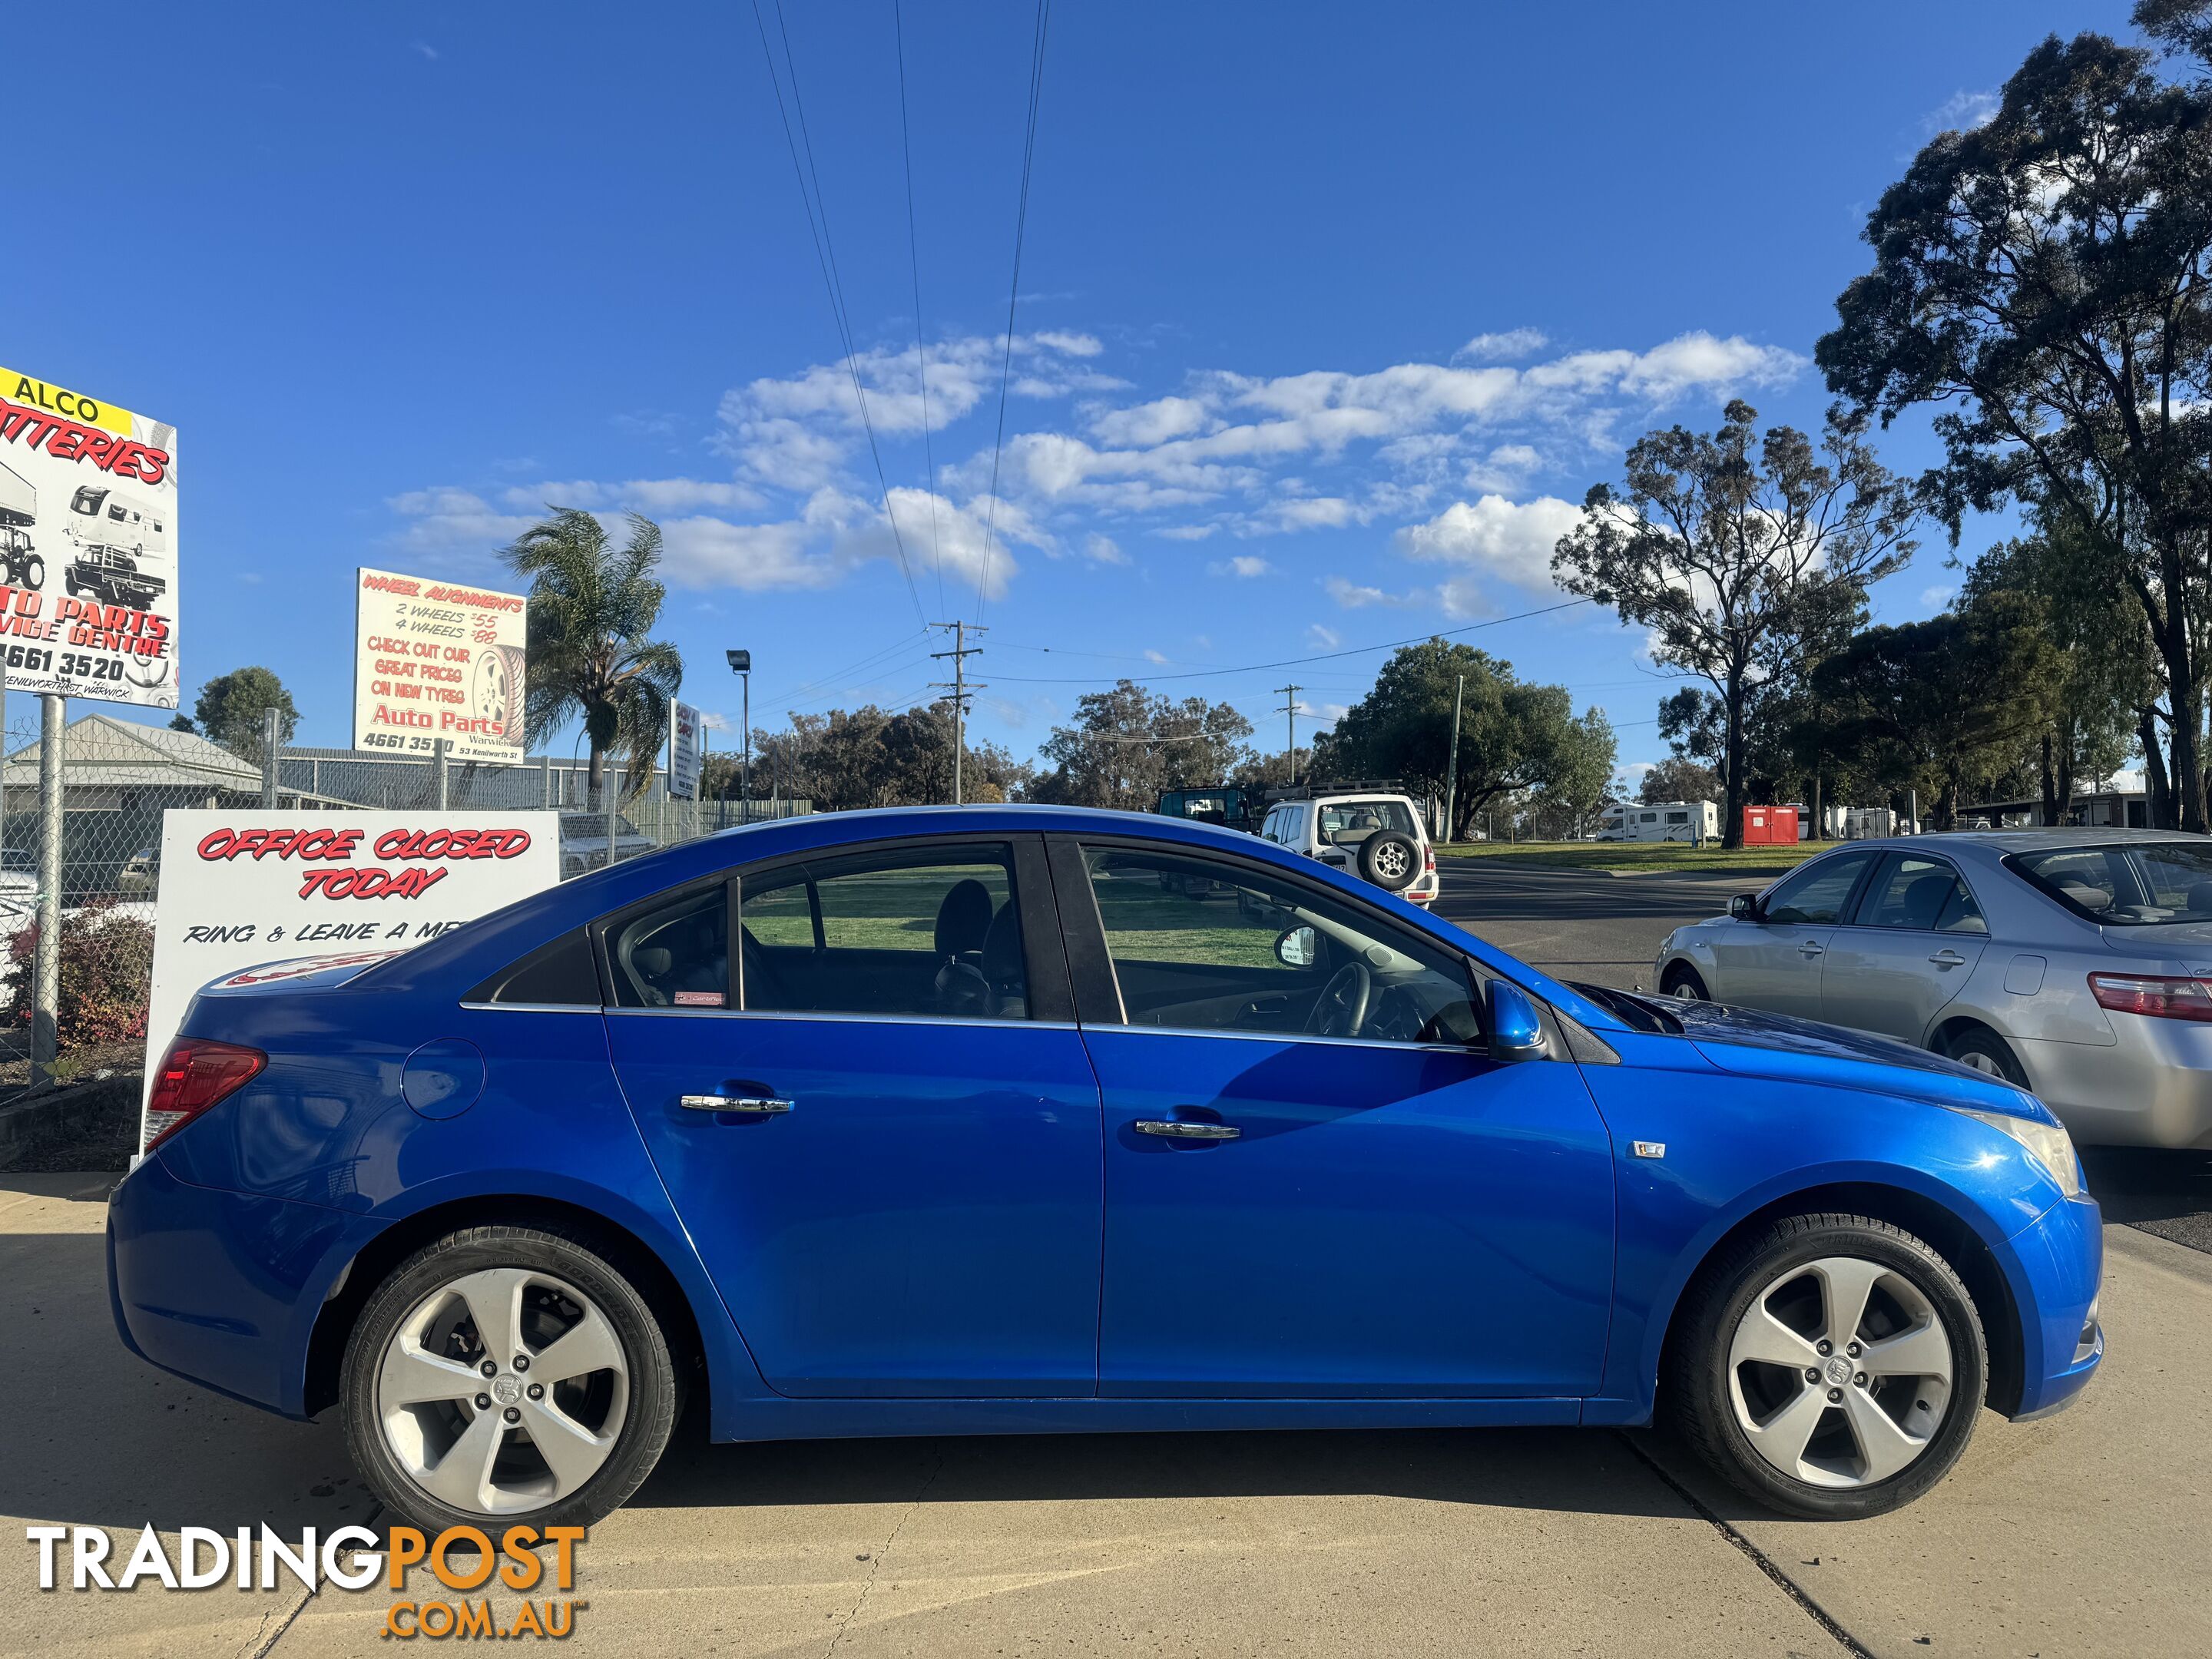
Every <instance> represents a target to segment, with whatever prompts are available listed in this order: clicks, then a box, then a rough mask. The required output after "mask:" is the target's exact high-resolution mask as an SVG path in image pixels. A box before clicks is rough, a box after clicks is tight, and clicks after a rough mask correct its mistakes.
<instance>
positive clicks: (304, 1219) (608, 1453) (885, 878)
mask: <svg viewBox="0 0 2212 1659" xmlns="http://www.w3.org/2000/svg"><path fill="white" fill-rule="evenodd" d="M183 1031H184V1035H183V1036H181V1037H179V1040H178V1041H177V1042H176V1044H175V1046H174V1047H173V1048H172V1049H171V1050H170V1051H169V1054H168V1055H167V1059H166V1060H165V1061H164V1062H163V1064H162V1066H161V1071H160V1073H159V1075H158V1077H157V1079H156V1084H155V1089H154V1091H153V1094H152V1097H151V1101H150V1105H149V1139H150V1141H151V1146H150V1151H149V1156H148V1157H147V1158H145V1159H144V1160H143V1162H142V1163H141V1164H139V1165H138V1167H137V1169H136V1170H134V1171H133V1172H132V1173H131V1176H129V1177H128V1178H127V1179H125V1181H124V1182H123V1183H122V1185H121V1187H120V1188H118V1190H117V1192H116V1194H115V1196H114V1199H113V1201H112V1204H111V1206H110V1210H109V1223H108V1262H109V1275H110V1283H111V1286H112V1299H113V1304H114V1312H115V1319H116V1323H117V1327H118V1329H119V1330H120V1332H121V1334H122V1337H123V1340H124V1341H125V1343H126V1344H127V1345H129V1346H130V1347H131V1349H132V1350H133V1351H134V1352H137V1353H138V1354H140V1355H142V1356H143V1357H144V1358H147V1359H149V1360H151V1361H152V1362H153V1363H154V1364H157V1365H161V1366H163V1367H165V1368H167V1369H168V1370H173V1371H175V1372H177V1373H179V1375H181V1376H186V1377H189V1378H191V1379H192V1380H194V1381H196V1382H198V1383H204V1384H205V1385H207V1386H210V1387H211V1388H215V1389H220V1390H222V1391H223V1392H224V1393H226V1394H228V1395H233V1396H234V1397H236V1398H238V1399H241V1400H244V1401H249V1402H251V1403H252V1404H255V1405H258V1406H263V1407H268V1408H270V1409H271V1410H274V1411H277V1412H281V1413H285V1414H286V1415H288V1416H294V1417H307V1416H311V1415H313V1414H315V1413H319V1412H322V1411H324V1410H326V1409H328V1408H330V1407H333V1406H335V1407H337V1409H338V1411H339V1412H340V1413H341V1414H342V1416H343V1421H344V1425H345V1429H346V1432H347V1435H348V1437H349V1444H350V1446H351V1449H352V1451H353V1455H354V1456H355V1457H356V1460H357V1462H358V1463H359V1465H360V1468H361V1470H362V1474H363V1475H364V1477H365V1478H366V1480H368V1483H369V1485H370V1486H372V1487H373V1488H374V1490H375V1491H376V1492H377V1493H378V1494H379V1495H380V1496H381V1497H382V1498H384V1499H385V1500H386V1502H387V1503H388V1504H390V1506H391V1507H392V1510H395V1511H396V1512H397V1513H398V1515H400V1516H404V1517H406V1518H408V1519H410V1520H412V1521H414V1522H417V1523H418V1524H421V1525H423V1526H425V1527H444V1526H449V1525H459V1524H464V1523H477V1524H481V1523H483V1522H484V1521H485V1520H486V1518H487V1517H515V1518H517V1519H519V1520H522V1521H526V1522H533V1523H536V1524H538V1525H553V1524H568V1523H574V1522H580V1521H588V1520H591V1519H593V1518H596V1517H597V1516H601V1515H604V1514H605V1513H606V1512H607V1511H608V1510H611V1509H612V1508H614V1507H615V1506H616V1505H617V1504H621V1503H622V1502H623V1500H624V1499H626V1498H629V1495H630V1494H631V1493H632V1492H635V1490H636V1488H637V1486H638V1485H639V1483H640V1482H641V1481H642V1480H644V1479H645V1478H646V1476H647V1474H649V1473H650V1472H651V1470H652V1468H653V1464H654V1462H655V1461H656V1460H657V1459H658V1458H659V1455H660V1454H661V1451H662V1449H663V1448H664V1447H665V1445H666V1443H667V1441H668V1437H669V1433H670V1430H671V1425H673V1423H674V1421H675V1419H676V1418H677V1416H678V1413H679V1412H680V1411H682V1410H683V1409H684V1407H685V1405H686V1402H687V1400H688V1401H690V1402H692V1403H693V1404H695V1405H696V1407H697V1408H699V1409H701V1410H702V1411H703V1412H704V1413H706V1420H707V1422H708V1425H709V1428H710V1431H711V1432H712V1434H713V1436H714V1437H715V1438H717V1439H721V1440H765V1439H776V1438H786V1437H825V1436H854V1435H920V1434H963V1433H968V1434H987V1433H1035V1432H1055V1431H1105V1430H1135V1429H1253V1428H1327V1427H1349V1426H1361V1427H1373V1426H1379V1425H1508V1424H1591V1425H1630V1424H1641V1423H1645V1422H1648V1421H1650V1420H1651V1419H1652V1418H1653V1416H1654V1413H1655V1412H1656V1413H1662V1414H1663V1415H1664V1416H1665V1417H1667V1418H1668V1419H1670V1420H1671V1421H1672V1422H1673V1423H1674V1424H1675V1425H1677V1426H1678V1427H1679V1429H1680V1431H1681V1432H1682V1433H1683V1435H1684V1436H1685V1437H1686V1439H1687V1441H1688V1442H1689V1443H1691V1444H1692V1446H1693V1447H1695V1448H1696V1449H1698V1450H1699V1452H1700V1453H1701V1454H1702V1455H1704V1456H1705V1457H1706V1458H1707V1459H1709V1460H1710V1461H1711V1462H1712V1463H1713V1465H1714V1466H1715V1467H1716V1468H1717V1469H1718V1470H1719V1471H1720V1472H1721V1473H1722V1474H1723V1475H1725V1476H1727V1477H1728V1478H1729V1480H1733V1481H1735V1483H1736V1484H1737V1485H1738V1486H1741V1488H1742V1489H1743V1490H1744V1491H1746V1492H1749V1493H1751V1494H1753V1496H1755V1497H1756V1498H1759V1499H1761V1500H1763V1501H1765V1503H1767V1504H1771V1505H1773V1506H1775V1507H1776V1508H1778V1509H1780V1510H1784V1511H1787V1512H1790V1513H1794V1514H1798V1515H1804V1516H1861V1515H1868V1514H1873V1513H1878V1512H1880V1511H1882V1510H1888V1509H1891V1508H1893V1507H1895V1506H1896V1505H1898V1504H1903V1503H1905V1502H1907V1501H1909V1500H1911V1498H1914V1497H1916V1496H1917V1495H1918V1494H1919V1493H1920V1492H1923V1491H1925V1490H1926V1489H1927V1488H1928V1487H1929V1486H1931V1485H1933V1484H1934V1483H1935V1482H1936V1480H1939V1479H1941V1478H1942V1474H1943V1473H1944V1472H1945V1471H1946V1470H1947V1469H1948V1468H1949V1467H1950V1466H1951V1465H1952V1463H1954V1462H1955V1461H1956V1460H1957V1459H1958V1457H1959V1455H1960V1452H1961V1450H1962V1449H1964V1447H1965V1446H1966V1441H1967V1438H1968V1437H1969V1436H1970V1435H1971V1434H1972V1431H1973V1426H1974V1422H1975V1419H1976V1417H1977V1415H1978V1411H1979V1408H1980V1407H1982V1406H1983V1405H1984V1404H1987V1405H1989V1406H1990V1407H1994V1408H1995V1409H1996V1410H1997V1411H2000V1412H2002V1413H2006V1414H2007V1415H2009V1416H2012V1417H2015V1418H2019V1417H2033V1416H2038V1415H2040V1414H2042V1413H2046V1412H2050V1411H2052V1410H2055V1409H2056V1408H2057V1407H2060V1406H2062V1405H2063V1404H2064V1403H2066V1402H2067V1401H2069V1400H2070V1399H2071V1398H2072V1397H2074V1396H2075V1395H2076V1394H2077V1393H2078V1392H2079V1391H2080V1389H2081V1388H2082V1386H2083V1385H2084V1384H2085V1383H2087V1381H2088V1379H2089V1377H2090V1376H2091V1374H2092V1373H2093V1371H2094V1370H2095V1369H2096V1366H2097V1364H2098V1362H2099V1359H2100V1358H2101V1355H2102V1352H2103V1337H2102V1334H2101V1331H2100V1328H2099V1325H2098V1321H2097V1306H2096V1295H2097V1283H2098V1272H2099V1267H2100V1254H2101V1238H2100V1231H2099V1217H2098V1212H2097V1207H2096V1206H2095V1204H2094V1203H2093V1201H2092V1200H2090V1199H2089V1198H2088V1197H2087V1194H2085V1193H2084V1192H2083V1190H2082V1183H2081V1168H2080V1165H2079V1164H2078V1163H2077V1161H2076V1160H2075V1155H2074V1150H2073V1147H2072V1146H2071V1145H2070V1144H2069V1141H2068V1139H2067V1137H2066V1133H2065V1131H2064V1130H2063V1128H2061V1127H2059V1126H2058V1124H2057V1121H2056V1120H2055V1119H2054V1118H2053V1117H2052V1116H2051V1114H2050V1113H2049V1112H2047V1111H2046V1110H2045V1109H2044V1108H2043V1107H2042V1105H2041V1104H2040V1103H2038V1102H2037V1100H2036V1099H2035V1098H2034V1097H2033V1096H2032V1095H2030V1094H2028V1093H2027V1092H2026V1091H2023V1090H2021V1089H2018V1088H2015V1087H2014V1086H2012V1085H2009V1084H2008V1083H2006V1082H2005V1081H2003V1080H2002V1079H1996V1078H1991V1077H1988V1076H1984V1075H1982V1074H1979V1073H1974V1072H1972V1071H1969V1070H1967V1069H1966V1068H1965V1067H1962V1066H1957V1065H1954V1064H1953V1063H1952V1062H1950V1061H1948V1060H1943V1059H1940V1058H1938V1057H1936V1056H1934V1055H1931V1054H1926V1053H1924V1052H1923V1051H1920V1050H1917V1049H1915V1048H1909V1047H1906V1046H1905V1045H1903V1044H1900V1043H1896V1042H1889V1041H1886V1040H1884V1039H1881V1038H1878V1037H1871V1036H1863V1035H1857V1034H1852V1033H1847V1032H1844V1031H1841V1030H1835V1029H1832V1028H1830V1027H1827V1026H1823V1025H1818V1024H1812V1023H1810V1022H1806V1021H1801V1020H1794V1019H1790V1018H1783V1017H1778V1016H1773V1015H1765V1014H1753V1013H1748V1012H1740V1011H1733V1010H1729V1009H1725V1008H1720V1007H1716V1006H1713V1005H1711V1004H1709V1003H1707V1004H1686V1003H1680V1002H1677V1001H1674V1000H1671V999H1668V1000H1649V999H1644V998H1641V997H1635V996H1630V995H1627V994H1623V993H1620V992H1617V991H1612V990H1607V989H1604V988H1601V987H1594V986H1571V985H1566V984H1562V983H1559V981H1554V980H1552V979H1549V978H1547V977H1546V976H1545V975H1542V974H1541V973H1538V972H1536V971H1535V970H1534V969H1530V968H1528V967H1527V966H1525V965H1523V964H1522V963H1518V962H1516V961H1514V960H1513V959H1512V958H1510V957H1506V956H1504V955H1502V954H1501V953H1499V952H1498V951H1493V950H1492V949H1491V948H1490V947H1488V946H1487V945H1484V944H1483V943H1482V942H1481V941H1480V940H1479V939H1474V938H1472V937H1470V936H1469V935H1468V934H1467V933H1462V932H1460V931H1459V930H1458V929H1456V928H1455V927H1452V926H1450V925H1449V923H1447V922H1444V921H1439V920H1436V919H1432V918H1431V917H1430V916H1429V915H1427V914H1426V913H1425V912H1424V911H1423V910H1421V909H1419V908H1417V907H1415V906H1413V905H1410V904H1407V903H1406V902H1402V901H1401V900H1399V899H1396V898H1395V897H1392V896H1389V895H1387V894H1385V893H1383V892H1382V891H1381V890H1378V889H1376V888H1375V887H1373V886H1371V885H1369V884H1364V883H1361V882H1358V881H1356V880H1354V879H1352V878H1349V877H1346V876H1344V875H1342V874H1340V873H1338V872H1333V871H1330V870H1328V869H1326V868H1324V867H1322V866H1317V865H1316V864H1315V863H1314V862H1313V861H1312V860H1307V859H1299V858H1296V857H1293V856H1292V855H1291V854H1287V853H1285V852H1283V851H1281V850H1280V849H1279V848H1273V847H1272V846H1270V845H1268V844H1267V843H1266V842H1261V841H1258V840H1255V838H1253V837H1250V836H1238V835H1234V834H1231V833H1229V832H1225V831H1222V830H1218V829H1209V828H1206V827H1205V826H1202V825H1199V824H1194V823H1188V822H1183V821H1179V820H1174V819H1169V818H1164V817H1135V816H1125V815H1121V814H1117V813H1107V812H1091V811H1058V810H1053V809H1048V808H1024V807H971V808H969V809H967V810H964V811H949V810H935V809H930V810H914V811H891V812H861V813H852V814H841V815H836V816H828V817H814V818H801V819H795V820H788V821H785V822H782V823H775V824H764V825H759V826H755V827H752V828H749V829H739V830H736V831H732V832H730V833H727V834H725V835H720V836H713V837H711V838H708V839H706V840H703V841H699V842H692V843H690V844H688V845H685V846H682V847H678V848H671V849H670V850H668V851H666V852H663V853H660V854H655V855H653V856H650V857H646V858H641V859H637V860H633V861H630V862H628V863H624V864H621V865H617V866H615V867H614V868H612V869H605V870H601V871H599V872H594V873H592V874H591V875H588V876H586V877H583V878H580V879H578V880H574V881H571V882H569V883H567V884H564V885H562V886H560V887H557V888H555V889H553V890H550V891H548V892H544V893H542V894H539V895H537V896H534V897H532V898H530V899H528V900H526V901H524V902H520V903H518V904H514V905H512V906H510V907H508V908H506V909H504V910H501V911H499V912H497V913H496V914H495V915H490V916H487V917H485V918H483V919H482V920H481V921H477V922H475V923H472V924H471V925H469V926H467V927H462V928H459V929H457V930H455V931H453V932H452V933H447V934H446V935H445V936H444V937H442V938H441V939H435V940H434V941H432V942H430V943H428V944H425V945H420V946H418V947H417V948H416V949H414V950H412V951H408V952H406V953H404V955H398V956H392V957H382V958H363V957H350V958H337V959H331V958H325V959H320V960H308V961H305V962H298V963H284V964H278V965H275V966H272V967H270V968H266V969H257V970H254V971H252V972H250V973H245V974H240V975H235V976H234V977H233V978H230V979H228V980H224V981H220V982H218V983H216V984H213V985H210V986H208V987H206V988H204V990H202V991H201V992H200V994H199V995H198V997H197V1000H195V1001H194V1002H193V1004H192V1006H191V1010H190V1012H189V1013H188V1014H187V1016H186V1018H185V1023H184V1026H183Z"/></svg>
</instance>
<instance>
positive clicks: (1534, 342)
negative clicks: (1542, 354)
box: [1452, 328, 1552, 363]
mask: <svg viewBox="0 0 2212 1659" xmlns="http://www.w3.org/2000/svg"><path fill="white" fill-rule="evenodd" d="M1551 343H1552V341H1551V337H1550V336H1548V335H1547V334H1546V333H1545V332H1544V331H1543V330H1542V329H1541V328H1509V329H1507V330H1506V331H1504V333H1502V334H1478V335H1476V336H1475V337H1474V338H1473V339H1472V340H1469V341H1468V343H1466V344H1465V345H1463V346H1462V347H1461V348H1460V349H1458V350H1457V351H1455V352H1454V353H1452V356H1453V358H1454V359H1455V361H1460V360H1463V361H1466V362H1478V363H1491V362H1511V361H1512V360H1513V359H1514V358H1516V357H1528V356H1534V354H1535V353H1537V352H1539V351H1541V350H1542V349H1544V348H1545V347H1546V346H1547V345H1549V344H1551Z"/></svg>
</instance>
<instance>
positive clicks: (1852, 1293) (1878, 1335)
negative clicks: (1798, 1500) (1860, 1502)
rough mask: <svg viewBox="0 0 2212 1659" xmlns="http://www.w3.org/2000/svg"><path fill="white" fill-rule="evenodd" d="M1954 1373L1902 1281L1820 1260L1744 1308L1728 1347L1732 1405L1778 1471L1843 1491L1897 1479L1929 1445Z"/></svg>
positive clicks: (1918, 1298)
mask: <svg viewBox="0 0 2212 1659" xmlns="http://www.w3.org/2000/svg"><path fill="white" fill-rule="evenodd" d="M1956 1369H1957V1360H1956V1355H1955V1352H1954V1348H1953V1345H1952V1341H1951V1336H1950V1333H1949V1332H1948V1331H1947V1330H1946V1329H1945V1328H1944V1324H1943V1319H1942V1316H1941V1315H1940V1314H1939V1313H1938V1312H1937V1311H1936V1307H1935V1304H1933V1303H1931V1302H1930V1301H1929V1298H1928V1297H1926V1296H1925V1295H1923V1293H1922V1292H1921V1291H1920V1290H1919V1288H1918V1287H1917V1285H1914V1284H1913V1283H1912V1282H1911V1280H1910V1279H1907V1278H1905V1275H1904V1274H1903V1273H1899V1272H1897V1271H1895V1270H1894V1269H1893V1268H1890V1267H1884V1266H1883V1265H1881V1263H1879V1262H1875V1261H1865V1260H1863V1259H1861V1258H1858V1257H1855V1256H1843V1255H1832V1256H1824V1257H1821V1258H1820V1259H1819V1260H1817V1261H1808V1262H1806V1263H1804V1264H1803V1265H1802V1266H1800V1267H1791V1268H1790V1269H1789V1270H1788V1271H1786V1272H1784V1273H1782V1274H1780V1275H1779V1276H1778V1277H1777V1278H1775V1279H1773V1280H1772V1281H1771V1282H1770V1283H1769V1284H1768V1285H1766V1286H1765V1289H1764V1290H1762V1291H1759V1294H1758V1295H1757V1296H1756V1297H1753V1300H1752V1303H1751V1305H1750V1306H1749V1307H1748V1308H1747V1309H1746V1310H1745V1311H1744V1314H1743V1316H1742V1318H1741V1320H1740V1321H1739V1322H1738V1323H1737V1325H1736V1328H1735V1336H1734V1339H1733V1340H1731V1342H1730V1343H1729V1356H1728V1392H1729V1404H1730V1406H1731V1407H1733V1409H1734V1411H1735V1419H1736V1425H1737V1426H1738V1427H1739V1428H1740V1429H1741V1430H1742V1431H1743V1434H1744V1437H1745V1438H1746V1439H1747V1440H1748V1441H1749V1442H1750V1443H1751V1444H1752V1446H1753V1449H1755V1450H1756V1451H1757V1452H1758V1454H1759V1456H1761V1457H1762V1458H1764V1459H1765V1461H1766V1462H1768V1463H1769V1464H1771V1465H1772V1466H1773V1468H1775V1469H1776V1470H1778V1472H1779V1473H1781V1474H1784V1475H1787V1476H1789V1477H1790V1479H1792V1480H1802V1481H1804V1482H1805V1483H1807V1484H1808V1485H1809V1486H1826V1487H1832V1488H1838V1489H1845V1490H1847V1489H1850V1488H1852V1487H1857V1486H1872V1485H1875V1484H1876V1483H1877V1482H1880V1481H1884V1480H1889V1479H1890V1478H1891V1477H1892V1476H1893V1475H1897V1474H1902V1473H1903V1472H1904V1471H1905V1469H1906V1468H1909V1467H1911V1465H1912V1464H1913V1463H1914V1462H1917V1460H1918V1459H1919V1457H1920V1455H1921V1454H1922V1453H1923V1452H1924V1451H1926V1450H1927V1449H1928V1448H1929V1444H1930V1443H1932V1442H1933V1441H1934V1440H1935V1439H1936V1435H1937V1434H1938V1432H1939V1431H1941V1430H1942V1425H1943V1423H1944V1420H1945V1419H1946V1417H1947V1416H1948V1413H1949V1412H1950V1409H1951V1398H1952V1379H1953V1377H1954V1375H1955V1373H1956Z"/></svg>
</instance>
